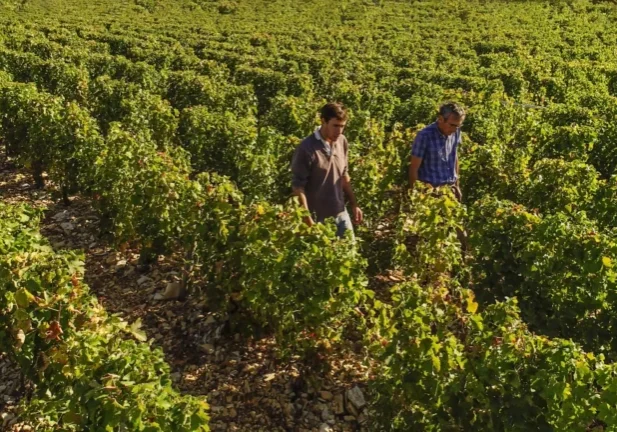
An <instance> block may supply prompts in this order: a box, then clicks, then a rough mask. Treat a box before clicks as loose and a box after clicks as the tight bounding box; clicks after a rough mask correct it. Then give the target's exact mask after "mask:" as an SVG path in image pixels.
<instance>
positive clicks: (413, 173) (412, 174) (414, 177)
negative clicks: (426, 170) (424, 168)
mask: <svg viewBox="0 0 617 432" xmlns="http://www.w3.org/2000/svg"><path fill="white" fill-rule="evenodd" d="M416 181H418V170H414V169H413V168H410V170H409V189H413V186H414V185H415V184H416Z"/></svg>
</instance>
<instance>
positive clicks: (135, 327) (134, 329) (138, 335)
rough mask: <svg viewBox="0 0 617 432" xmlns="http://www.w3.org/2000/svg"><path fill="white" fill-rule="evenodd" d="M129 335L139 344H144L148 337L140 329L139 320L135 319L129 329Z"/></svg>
mask: <svg viewBox="0 0 617 432" xmlns="http://www.w3.org/2000/svg"><path fill="white" fill-rule="evenodd" d="M129 331H130V333H131V334H132V335H133V336H134V337H135V339H137V340H138V341H140V342H145V341H147V340H148V336H147V335H146V332H145V331H143V330H142V329H141V319H137V321H135V322H134V323H133V324H131V327H130V328H129Z"/></svg>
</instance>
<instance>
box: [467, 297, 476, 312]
mask: <svg viewBox="0 0 617 432" xmlns="http://www.w3.org/2000/svg"><path fill="white" fill-rule="evenodd" d="M474 300H475V297H474V295H473V292H471V291H469V293H468V294H467V312H469V313H472V314H474V313H476V311H477V310H478V303H477V302H475V301H474Z"/></svg>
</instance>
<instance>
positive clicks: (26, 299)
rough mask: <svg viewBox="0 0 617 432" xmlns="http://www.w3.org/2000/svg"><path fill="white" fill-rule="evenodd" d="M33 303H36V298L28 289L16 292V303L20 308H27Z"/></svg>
mask: <svg viewBox="0 0 617 432" xmlns="http://www.w3.org/2000/svg"><path fill="white" fill-rule="evenodd" d="M31 301H34V296H33V295H32V294H31V293H30V291H28V290H27V289H25V288H20V289H18V290H17V292H15V303H17V306H19V307H20V308H24V309H25V308H27V307H28V305H30V302H31Z"/></svg>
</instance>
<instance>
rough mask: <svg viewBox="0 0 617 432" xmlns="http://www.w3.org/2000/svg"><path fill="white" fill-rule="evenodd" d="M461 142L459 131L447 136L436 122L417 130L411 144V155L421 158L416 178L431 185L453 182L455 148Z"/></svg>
mask: <svg viewBox="0 0 617 432" xmlns="http://www.w3.org/2000/svg"><path fill="white" fill-rule="evenodd" d="M460 142H461V131H460V130H457V131H456V132H454V133H453V134H452V135H450V136H449V137H446V136H445V135H443V134H442V133H441V131H440V130H439V128H438V127H437V123H432V124H430V125H428V126H427V127H425V128H424V129H422V130H421V131H420V132H418V135H416V139H415V140H414V142H413V145H412V146H411V155H412V156H417V157H419V158H422V163H421V164H420V168H418V180H420V181H422V182H424V183H429V184H431V185H433V186H441V185H444V184H453V183H455V182H456V180H457V178H458V176H457V175H456V149H457V147H458V145H459V144H460Z"/></svg>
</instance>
